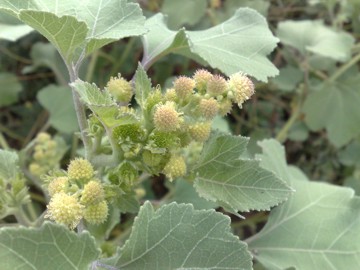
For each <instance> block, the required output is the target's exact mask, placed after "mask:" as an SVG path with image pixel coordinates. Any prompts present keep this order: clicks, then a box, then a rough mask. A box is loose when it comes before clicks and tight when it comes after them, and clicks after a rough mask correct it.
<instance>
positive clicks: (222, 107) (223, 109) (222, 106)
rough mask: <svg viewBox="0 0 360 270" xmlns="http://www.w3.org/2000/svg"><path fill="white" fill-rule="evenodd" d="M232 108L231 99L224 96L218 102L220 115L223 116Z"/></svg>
mask: <svg viewBox="0 0 360 270" xmlns="http://www.w3.org/2000/svg"><path fill="white" fill-rule="evenodd" d="M231 109H232V102H231V100H229V99H227V98H224V99H223V100H222V101H221V102H220V103H219V114H220V115H221V116H225V115H227V114H228V113H230V112H231Z"/></svg>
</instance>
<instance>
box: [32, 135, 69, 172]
mask: <svg viewBox="0 0 360 270" xmlns="http://www.w3.org/2000/svg"><path fill="white" fill-rule="evenodd" d="M61 148H63V147H62V146H60V145H59V142H58V141H56V140H54V139H53V138H52V137H51V136H50V135H49V134H48V133H45V132H41V133H39V134H38V135H37V136H36V138H35V145H34V151H33V154H32V161H31V163H30V164H29V171H30V173H31V174H33V175H35V176H37V177H40V176H41V175H43V174H46V173H48V172H49V171H51V170H54V169H57V168H58V167H59V161H60V159H61V157H62V155H63V150H62V149H61Z"/></svg>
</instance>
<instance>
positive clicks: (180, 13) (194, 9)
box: [161, 0, 208, 29]
mask: <svg viewBox="0 0 360 270" xmlns="http://www.w3.org/2000/svg"><path fill="white" fill-rule="evenodd" d="M207 4H208V3H207V0H187V1H186V4H184V2H182V1H173V0H164V2H163V4H162V7H161V11H162V12H163V13H164V14H166V15H168V16H169V19H168V25H169V27H170V29H178V28H179V27H181V26H183V25H195V24H196V23H198V22H199V21H200V20H201V18H202V17H203V16H204V15H205V13H206V9H207ZM184 14H186V16H184Z"/></svg>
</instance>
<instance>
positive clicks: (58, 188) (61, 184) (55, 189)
mask: <svg viewBox="0 0 360 270" xmlns="http://www.w3.org/2000/svg"><path fill="white" fill-rule="evenodd" d="M68 185H69V178H68V177H67V176H59V177H56V178H54V179H53V180H52V181H51V182H50V183H49V186H48V191H49V195H50V196H51V197H52V196H54V195H55V194H56V193H60V192H65V188H66V187H67V186H68Z"/></svg>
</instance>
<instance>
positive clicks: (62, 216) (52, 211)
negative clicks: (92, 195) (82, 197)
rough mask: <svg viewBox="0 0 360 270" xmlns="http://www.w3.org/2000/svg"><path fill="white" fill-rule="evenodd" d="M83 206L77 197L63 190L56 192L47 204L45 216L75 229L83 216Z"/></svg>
mask: <svg viewBox="0 0 360 270" xmlns="http://www.w3.org/2000/svg"><path fill="white" fill-rule="evenodd" d="M83 208H84V206H83V205H81V204H80V203H79V202H78V201H77V199H76V197H74V196H70V195H67V194H65V193H63V192H60V193H56V194H55V195H54V196H53V197H52V198H51V200H50V202H49V204H48V205H47V209H48V210H47V213H46V215H45V218H49V219H51V220H54V221H55V222H56V223H60V224H64V225H66V226H68V227H69V228H71V229H74V228H75V227H76V226H77V225H78V224H79V222H80V220H81V218H82V215H83Z"/></svg>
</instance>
